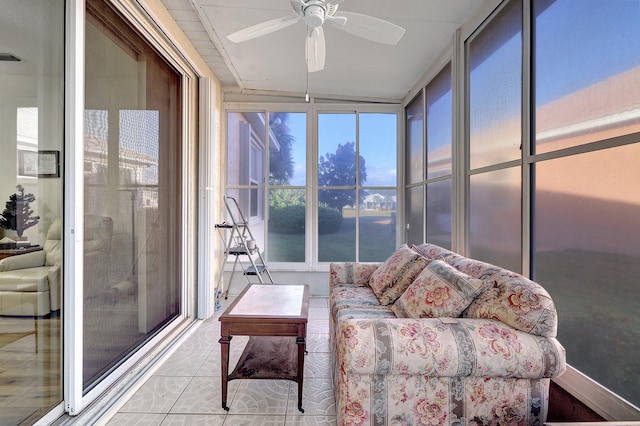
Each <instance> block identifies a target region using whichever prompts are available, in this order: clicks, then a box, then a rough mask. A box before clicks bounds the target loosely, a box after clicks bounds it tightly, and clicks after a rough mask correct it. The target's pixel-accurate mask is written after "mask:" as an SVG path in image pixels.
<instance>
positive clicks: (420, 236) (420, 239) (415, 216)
mask: <svg viewBox="0 0 640 426" xmlns="http://www.w3.org/2000/svg"><path fill="white" fill-rule="evenodd" d="M407 206H408V207H407V244H416V245H418V244H422V243H424V242H425V241H424V185H420V186H414V187H412V188H409V190H408V191H407Z"/></svg>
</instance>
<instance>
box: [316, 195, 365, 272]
mask: <svg viewBox="0 0 640 426" xmlns="http://www.w3.org/2000/svg"><path fill="white" fill-rule="evenodd" d="M318 199H319V200H321V201H320V203H319V204H318V234H319V235H318V261H319V262H354V261H355V260H356V209H355V200H356V191H355V190H340V189H323V190H319V191H318ZM322 200H324V201H322Z"/></svg>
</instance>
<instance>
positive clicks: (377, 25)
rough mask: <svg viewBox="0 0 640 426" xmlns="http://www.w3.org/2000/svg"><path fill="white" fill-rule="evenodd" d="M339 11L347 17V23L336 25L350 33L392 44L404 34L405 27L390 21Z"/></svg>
mask: <svg viewBox="0 0 640 426" xmlns="http://www.w3.org/2000/svg"><path fill="white" fill-rule="evenodd" d="M339 13H340V14H339V15H337V16H344V17H346V18H347V23H346V24H345V25H339V24H334V26H335V27H336V28H339V29H341V30H342V31H345V32H347V33H349V34H353V35H355V36H358V37H362V38H366V39H367V40H372V41H376V42H378V43H384V44H390V45H395V44H397V43H398V42H399V41H400V39H401V38H402V36H403V35H404V28H402V27H400V26H398V25H396V24H392V23H391V22H389V21H385V20H383V19H379V18H374V17H373V16H369V15H362V14H360V13H354V12H339ZM337 16H336V17H337Z"/></svg>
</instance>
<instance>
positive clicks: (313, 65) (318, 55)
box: [306, 27, 326, 72]
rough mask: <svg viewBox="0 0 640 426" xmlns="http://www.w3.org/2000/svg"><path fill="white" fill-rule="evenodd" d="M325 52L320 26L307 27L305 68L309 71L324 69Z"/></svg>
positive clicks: (322, 32)
mask: <svg viewBox="0 0 640 426" xmlns="http://www.w3.org/2000/svg"><path fill="white" fill-rule="evenodd" d="M325 52H326V51H325V44H324V31H323V29H322V27H315V28H309V35H308V36H307V45H306V54H307V70H308V71H309V72H316V71H322V70H323V69H324V58H325Z"/></svg>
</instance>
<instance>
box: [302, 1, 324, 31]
mask: <svg viewBox="0 0 640 426" xmlns="http://www.w3.org/2000/svg"><path fill="white" fill-rule="evenodd" d="M309 3H311V2H309ZM324 16H325V9H324V7H323V6H322V3H320V2H313V3H311V4H308V6H306V7H305V8H304V22H305V23H306V24H307V26H309V27H311V28H316V27H319V26H321V25H322V24H324Z"/></svg>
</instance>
